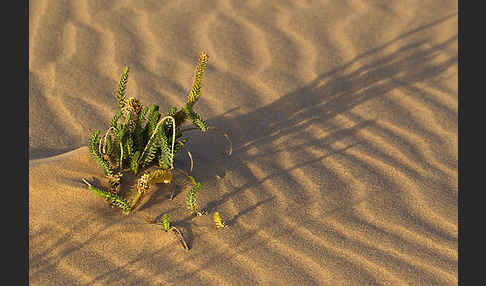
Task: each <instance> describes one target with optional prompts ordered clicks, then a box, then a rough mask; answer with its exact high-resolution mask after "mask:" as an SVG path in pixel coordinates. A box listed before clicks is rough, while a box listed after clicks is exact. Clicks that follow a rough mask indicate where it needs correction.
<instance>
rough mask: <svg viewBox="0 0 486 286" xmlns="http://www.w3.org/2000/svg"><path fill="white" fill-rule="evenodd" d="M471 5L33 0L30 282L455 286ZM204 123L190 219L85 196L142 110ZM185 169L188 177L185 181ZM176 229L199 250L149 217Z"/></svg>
mask: <svg viewBox="0 0 486 286" xmlns="http://www.w3.org/2000/svg"><path fill="white" fill-rule="evenodd" d="M457 13H458V7H457V1H286V2H279V1H182V0H174V1H117V2H116V3H115V4H112V3H111V2H109V1H60V0H58V1H53V0H41V1H30V15H29V16H30V17H29V18H30V19H29V54H30V57H29V74H30V81H29V82H30V97H29V98H30V99H29V147H30V148H29V155H30V160H29V257H30V259H29V280H30V284H31V285H456V284H457V282H458V267H457V263H458V249H457V245H458V218H457V208H458V200H457V195H458V172H457V169H458V165H457V163H458V161H457V160H458V150H457V146H458V145H457V138H458V126H457V119H458V103H457V102H458V86H457V81H458V54H457V53H458V49H457V43H458V41H457V37H458V29H457V25H458V16H457ZM202 50H205V51H206V52H207V53H208V55H209V57H210V58H209V64H208V69H207V71H206V73H205V75H204V80H203V88H202V96H201V99H200V100H199V102H198V104H197V110H198V111H199V113H200V114H202V115H204V116H205V118H207V119H208V122H209V123H210V125H213V126H215V127H217V128H220V129H223V130H225V131H227V132H228V133H229V134H230V136H231V139H232V141H233V155H232V156H231V157H230V158H227V157H225V156H224V155H223V154H222V152H223V151H224V150H225V148H226V145H225V144H226V143H225V141H224V138H223V137H221V136H219V135H218V134H216V133H214V134H212V133H208V134H206V135H204V136H203V135H199V134H198V133H194V134H193V135H194V136H193V137H192V138H191V139H190V141H189V143H188V149H189V150H190V151H191V153H192V154H193V158H194V160H195V166H194V172H193V175H194V176H195V177H196V178H198V180H199V181H201V182H202V184H203V190H202V191H201V193H200V203H201V205H202V206H204V207H207V208H208V209H210V210H217V211H219V212H220V213H221V215H222V216H223V219H225V220H226V221H227V223H228V224H229V225H230V226H231V227H230V228H227V229H224V230H217V229H216V228H215V227H214V224H213V222H212V221H211V218H210V217H205V216H203V217H197V218H192V217H191V216H190V215H189V214H188V213H187V212H186V211H185V210H184V206H183V204H184V194H179V195H178V196H177V197H176V199H175V200H174V201H173V202H169V201H168V199H167V192H166V191H165V192H164V191H163V190H162V191H161V192H160V193H159V194H156V195H154V197H152V201H151V202H150V203H149V204H148V205H147V207H146V208H144V209H143V210H141V211H140V212H139V213H138V214H134V215H133V216H129V217H125V216H122V215H121V214H120V212H119V211H118V210H116V209H111V208H108V207H107V206H106V204H104V203H103V201H102V200H100V199H98V198H97V197H95V196H94V195H92V194H91V193H89V192H88V191H87V189H86V186H85V185H84V184H83V183H82V182H81V178H90V179H91V178H99V179H100V180H101V179H102V177H103V173H102V169H101V168H99V166H98V165H97V164H96V162H95V161H94V159H93V158H92V156H91V155H90V154H89V151H88V148H87V142H88V140H89V137H90V135H91V134H92V132H93V131H94V130H96V129H98V130H105V129H106V126H107V124H108V122H109V121H110V120H111V118H112V116H113V115H114V114H115V113H116V111H117V108H118V107H117V104H116V99H115V97H114V92H115V91H116V88H117V84H118V80H119V77H120V75H121V71H122V69H123V67H124V66H125V65H128V66H130V68H131V71H130V77H129V81H128V91H127V92H128V94H130V95H134V96H136V97H138V98H139V99H140V100H141V101H142V102H143V103H146V104H157V105H159V106H160V107H161V110H162V111H164V110H168V109H169V108H170V107H171V106H181V105H182V104H183V103H184V102H185V100H186V95H187V93H188V91H189V90H190V88H191V84H192V75H193V69H194V67H195V64H196V62H197V59H198V56H199V53H200V52H201V51H202ZM187 163H188V162H187V159H186V158H184V157H183V156H182V157H180V158H178V159H177V160H176V164H179V166H181V167H184V166H185V164H187ZM163 213H169V214H170V215H171V217H172V218H173V223H174V224H175V225H177V226H178V227H179V228H180V229H181V231H182V232H183V233H184V235H185V236H186V238H187V240H188V243H189V245H190V247H191V250H190V251H189V252H187V251H185V250H183V249H182V247H180V246H179V242H178V241H177V239H176V238H175V237H173V236H170V235H168V234H166V233H164V232H163V231H161V229H160V228H159V227H156V226H153V225H149V224H147V223H145V221H144V216H150V217H155V216H158V215H161V214H163Z"/></svg>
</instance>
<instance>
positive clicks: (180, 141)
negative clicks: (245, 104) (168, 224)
mask: <svg viewBox="0 0 486 286" xmlns="http://www.w3.org/2000/svg"><path fill="white" fill-rule="evenodd" d="M207 62H208V56H207V55H206V53H204V52H202V53H201V54H200V57H199V62H198V64H197V66H196V69H195V75H194V82H193V86H192V89H191V91H190V94H189V96H188V99H187V102H186V104H185V105H184V106H182V107H181V108H179V109H178V108H177V107H171V108H169V110H168V112H167V115H165V116H162V115H161V113H160V112H159V106H158V105H151V106H150V108H149V107H148V106H143V104H142V103H141V102H140V101H139V100H138V99H136V98H134V97H128V96H127V95H126V90H127V83H128V74H129V68H128V67H125V68H124V70H123V72H122V76H121V79H120V82H119V85H118V90H117V93H116V100H117V103H118V107H119V111H118V112H117V113H116V114H115V115H114V117H113V119H112V120H111V122H110V126H109V127H108V129H107V130H106V132H105V133H104V135H103V136H100V131H99V130H96V131H94V133H93V135H92V136H91V138H90V141H89V150H90V152H91V154H92V155H93V157H94V158H95V160H96V162H97V163H98V164H99V165H100V166H101V167H102V168H103V170H104V173H105V176H106V178H107V179H108V183H109V186H108V189H107V190H103V189H102V188H98V187H94V186H92V185H91V184H90V183H89V182H88V181H87V180H86V179H83V182H85V183H86V184H87V185H88V188H89V190H91V191H92V192H93V193H94V194H96V195H98V196H100V197H103V198H105V199H106V200H107V201H108V202H109V203H110V204H111V205H112V206H114V207H115V206H116V207H119V208H121V209H122V210H123V213H124V214H126V215H128V214H130V213H133V212H135V211H137V210H139V209H140V208H141V207H142V206H143V205H144V204H146V203H147V202H148V201H149V199H150V197H151V196H152V195H153V193H154V190H155V188H153V186H154V185H155V184H170V183H171V182H172V179H173V175H174V170H179V171H181V172H182V173H183V174H184V175H185V176H186V177H187V178H189V179H190V181H191V183H192V185H193V187H192V188H191V189H190V190H189V191H188V193H187V198H186V204H187V207H188V209H189V210H191V212H192V213H193V214H195V215H197V216H199V215H203V214H205V211H201V210H200V209H199V208H198V206H197V204H196V195H197V192H198V191H199V190H200V189H201V186H202V184H201V183H200V182H197V181H196V180H195V178H194V177H193V176H191V175H190V174H189V173H187V172H186V171H183V170H181V169H176V168H174V158H175V156H176V155H177V154H178V153H180V151H181V150H182V149H183V148H185V147H184V145H185V144H186V143H187V141H188V138H187V137H185V136H184V135H185V132H187V131H191V130H200V131H201V132H203V133H205V132H207V131H208V130H210V129H211V130H216V129H215V128H212V127H210V126H209V125H208V123H207V122H206V121H205V120H204V119H202V117H201V116H200V115H199V114H198V113H197V112H196V111H195V110H194V105H195V104H196V103H197V101H198V99H199V97H200V95H201V82H202V77H203V74H204V71H205V69H206V66H207ZM188 122H189V123H192V124H193V125H194V127H185V128H183V126H184V124H186V123H188ZM223 135H224V137H225V139H226V140H227V141H228V142H229V146H230V147H229V151H228V152H227V155H231V141H230V140H229V137H228V135H227V134H223ZM186 151H187V150H186ZM187 154H188V156H189V159H190V160H191V167H190V171H192V168H193V160H192V155H191V153H190V152H189V151H187ZM130 172H131V173H133V174H134V175H135V176H137V175H139V174H142V175H140V176H139V177H138V179H137V181H136V184H135V186H134V188H133V189H132V190H133V192H132V193H134V194H132V196H131V198H130V199H128V198H124V197H123V196H122V194H121V192H120V186H121V183H122V178H123V176H124V175H126V174H127V173H130ZM172 198H173V194H172V195H171V199H172ZM167 219H168V218H167Z"/></svg>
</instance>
